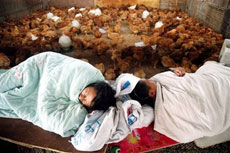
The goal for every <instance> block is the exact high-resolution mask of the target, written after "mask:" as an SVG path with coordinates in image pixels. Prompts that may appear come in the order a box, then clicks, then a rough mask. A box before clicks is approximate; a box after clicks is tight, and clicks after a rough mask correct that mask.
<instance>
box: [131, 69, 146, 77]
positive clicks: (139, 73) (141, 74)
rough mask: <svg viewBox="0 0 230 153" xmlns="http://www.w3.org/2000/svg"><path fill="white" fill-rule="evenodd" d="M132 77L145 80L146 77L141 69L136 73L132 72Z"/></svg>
mask: <svg viewBox="0 0 230 153" xmlns="http://www.w3.org/2000/svg"><path fill="white" fill-rule="evenodd" d="M134 75H135V76H137V77H139V78H145V77H146V74H145V72H144V70H143V69H142V68H141V69H139V70H137V71H135V72H134Z"/></svg>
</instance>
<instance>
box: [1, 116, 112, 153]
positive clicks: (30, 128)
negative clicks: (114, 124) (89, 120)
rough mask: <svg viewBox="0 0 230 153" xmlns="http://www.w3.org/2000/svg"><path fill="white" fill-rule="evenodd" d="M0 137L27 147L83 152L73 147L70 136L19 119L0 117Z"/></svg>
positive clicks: (104, 149)
mask: <svg viewBox="0 0 230 153" xmlns="http://www.w3.org/2000/svg"><path fill="white" fill-rule="evenodd" d="M0 139H2V140H5V141H8V142H11V143H15V144H17V145H21V146H25V147H28V148H40V149H45V150H49V151H56V152H63V153H65V152H72V153H83V152H82V151H77V150H76V149H75V148H74V147H73V145H72V144H71V143H70V142H69V140H70V137H67V138H63V137H61V136H59V135H57V134H55V133H52V132H48V131H45V130H43V129H41V128H39V127H38V126H35V125H33V124H32V123H30V122H27V121H23V120H21V119H12V118H2V117H0ZM106 148H107V146H104V147H103V148H102V149H101V150H99V151H97V152H98V153H102V152H106Z"/></svg>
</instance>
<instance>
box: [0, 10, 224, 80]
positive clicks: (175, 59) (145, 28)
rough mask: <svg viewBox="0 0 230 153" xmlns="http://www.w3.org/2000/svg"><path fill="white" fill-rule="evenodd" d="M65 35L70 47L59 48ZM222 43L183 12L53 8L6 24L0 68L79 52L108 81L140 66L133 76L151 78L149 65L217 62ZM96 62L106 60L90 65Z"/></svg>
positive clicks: (0, 38) (0, 33) (0, 31)
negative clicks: (49, 54)
mask: <svg viewBox="0 0 230 153" xmlns="http://www.w3.org/2000/svg"><path fill="white" fill-rule="evenodd" d="M63 35H65V36H68V37H69V38H70V39H71V46H70V48H67V49H66V48H65V49H64V48H63V47H62V46H61V45H60V44H59V38H60V37H61V36H63ZM223 41H224V40H223V36H222V35H221V34H218V33H216V32H214V31H213V30H212V29H211V28H209V27H206V26H204V25H202V24H201V23H199V22H198V21H197V20H196V19H194V18H191V17H189V16H188V14H187V13H184V12H181V11H179V10H178V9H175V10H159V9H155V8H150V7H146V6H143V5H134V6H125V7H120V8H116V7H104V8H99V7H95V8H91V7H86V8H75V7H72V8H54V7H49V8H47V9H46V10H39V11H36V12H34V13H32V14H30V15H29V16H26V17H24V18H21V19H18V20H7V21H5V22H3V23H1V26H0V52H1V53H0V68H9V67H11V66H14V65H16V64H18V63H20V62H22V61H24V60H25V59H26V58H28V57H30V56H32V55H34V54H37V53H39V52H44V51H50V50H51V51H55V52H60V53H64V52H70V51H71V52H74V53H75V54H74V57H76V58H82V59H83V58H84V59H83V60H87V61H88V62H89V63H91V64H93V65H95V67H97V68H98V69H100V70H101V71H102V73H103V74H104V76H105V77H106V79H109V80H111V79H114V78H116V77H117V76H118V75H119V74H120V73H123V72H130V71H131V68H132V67H139V68H140V69H138V71H137V72H132V73H134V74H135V75H137V76H139V77H146V75H145V73H146V72H144V70H143V68H142V67H143V66H145V65H146V64H147V65H151V66H152V68H153V69H156V68H158V67H162V66H163V67H165V68H169V67H177V66H182V67H184V68H185V69H186V71H187V72H195V71H196V70H197V68H198V67H199V66H200V65H201V64H203V63H204V62H205V61H207V60H217V59H218V55H219V52H220V49H221V46H222V44H223ZM87 54H88V55H87ZM71 55H72V54H71ZM87 57H90V58H89V59H87ZM92 58H94V59H103V60H102V61H98V62H95V60H94V62H91V61H90V59H92ZM105 61H107V63H104V62H105ZM108 63H109V64H108Z"/></svg>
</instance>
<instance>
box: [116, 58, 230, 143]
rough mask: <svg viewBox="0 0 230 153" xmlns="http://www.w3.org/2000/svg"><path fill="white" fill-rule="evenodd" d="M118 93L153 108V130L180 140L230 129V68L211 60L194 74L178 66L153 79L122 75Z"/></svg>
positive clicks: (117, 81)
mask: <svg viewBox="0 0 230 153" xmlns="http://www.w3.org/2000/svg"><path fill="white" fill-rule="evenodd" d="M116 84H117V91H116V96H121V95H129V97H131V98H132V99H135V100H137V101H139V102H140V103H141V104H148V105H150V106H152V107H153V108H154V112H155V113H154V114H155V115H154V116H155V119H154V129H155V130H156V131H158V132H160V133H162V134H164V135H166V136H168V137H170V138H172V139H174V140H176V141H178V142H181V143H187V142H190V141H193V140H195V139H198V138H202V137H211V136H215V135H218V134H220V133H223V132H224V131H226V130H227V129H229V128H230V111H229V108H230V100H229V99H230V94H229V93H230V67H227V66H224V65H223V64H222V63H217V62H214V61H208V62H206V63H205V64H204V65H203V66H201V67H200V68H199V69H198V70H197V71H196V72H195V73H185V71H184V69H182V68H177V69H176V70H175V71H174V73H173V72H171V71H168V72H163V73H159V74H157V75H155V76H153V77H151V78H150V79H140V78H137V77H135V76H133V75H132V74H121V75H120V76H119V77H118V79H117V80H116Z"/></svg>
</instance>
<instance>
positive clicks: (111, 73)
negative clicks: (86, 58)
mask: <svg viewBox="0 0 230 153" xmlns="http://www.w3.org/2000/svg"><path fill="white" fill-rule="evenodd" d="M104 75H105V79H106V80H113V79H115V78H116V74H115V71H114V69H113V68H109V69H108V70H106V72H105V74H104Z"/></svg>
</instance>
